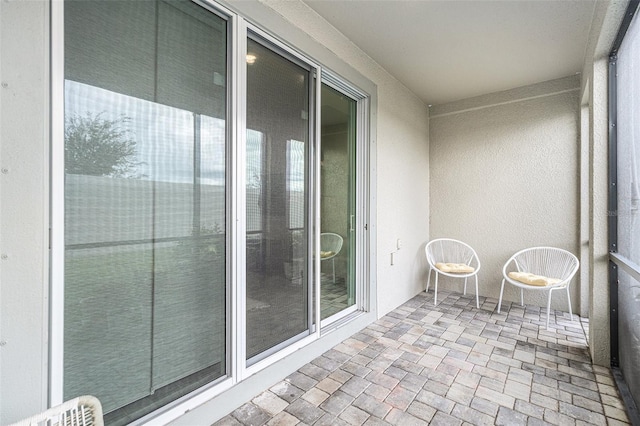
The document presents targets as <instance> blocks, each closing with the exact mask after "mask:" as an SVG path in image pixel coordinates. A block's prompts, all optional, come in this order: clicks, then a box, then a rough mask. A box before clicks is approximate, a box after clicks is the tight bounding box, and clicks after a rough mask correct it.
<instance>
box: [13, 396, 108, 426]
mask: <svg viewBox="0 0 640 426" xmlns="http://www.w3.org/2000/svg"><path fill="white" fill-rule="evenodd" d="M45 425H46V426H50V425H61V426H62V425H64V426H104V419H103V417H102V405H101V404H100V401H98V398H96V397H94V396H90V395H85V396H79V397H77V398H73V399H70V400H69V401H66V402H63V403H62V404H60V405H56V406H55V407H51V408H49V409H48V410H46V411H43V412H42V413H40V414H36V415H33V416H31V417H29V418H26V419H23V420H20V421H19V422H17V423H13V424H11V425H9V426H45Z"/></svg>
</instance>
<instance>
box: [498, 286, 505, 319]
mask: <svg viewBox="0 0 640 426" xmlns="http://www.w3.org/2000/svg"><path fill="white" fill-rule="evenodd" d="M503 292H504V278H503V279H502V287H500V298H499V299H498V313H500V308H501V307H502V293H503Z"/></svg>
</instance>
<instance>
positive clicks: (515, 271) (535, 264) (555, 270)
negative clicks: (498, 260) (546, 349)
mask: <svg viewBox="0 0 640 426" xmlns="http://www.w3.org/2000/svg"><path fill="white" fill-rule="evenodd" d="M579 266H580V262H579V261H578V258H577V257H575V256H574V255H573V254H572V253H570V252H568V251H566V250H562V249H559V248H555V247H532V248H528V249H524V250H521V251H519V252H517V253H516V254H514V255H513V256H511V258H510V259H509V260H508V261H507V263H505V265H504V267H503V268H502V275H503V278H502V287H501V288H500V300H499V301H498V313H500V308H501V307H502V293H503V292H504V283H505V282H507V283H509V284H511V285H514V286H516V287H519V288H520V304H521V305H522V306H524V290H533V291H547V292H548V293H549V294H548V296H547V328H549V313H550V311H551V294H552V293H553V292H554V290H561V289H566V291H567V302H568V304H569V315H570V317H571V321H573V312H572V310H571V295H570V294H569V285H570V284H571V279H572V278H573V276H574V275H575V274H576V272H577V271H578V267H579Z"/></svg>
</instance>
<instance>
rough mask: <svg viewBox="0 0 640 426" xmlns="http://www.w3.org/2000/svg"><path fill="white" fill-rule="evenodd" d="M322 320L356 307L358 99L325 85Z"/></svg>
mask: <svg viewBox="0 0 640 426" xmlns="http://www.w3.org/2000/svg"><path fill="white" fill-rule="evenodd" d="M321 105H322V112H321V154H320V155H321V160H320V164H321V165H320V182H321V202H320V218H321V219H320V229H321V233H320V266H321V268H320V270H321V272H320V286H321V300H320V304H321V306H320V308H321V318H322V319H323V320H325V319H327V318H329V317H331V316H333V315H336V314H340V313H344V312H345V311H346V310H347V309H348V308H350V307H353V306H354V305H355V303H356V271H357V268H356V263H357V257H356V253H357V246H358V233H357V229H358V225H357V223H358V214H357V205H358V203H357V186H356V183H357V182H356V166H357V162H356V142H357V136H358V135H357V106H358V104H357V101H356V100H355V99H353V98H352V97H350V96H348V95H347V94H345V93H344V92H342V91H339V90H338V89H336V88H334V87H331V86H330V85H328V84H326V83H323V84H322V92H321Z"/></svg>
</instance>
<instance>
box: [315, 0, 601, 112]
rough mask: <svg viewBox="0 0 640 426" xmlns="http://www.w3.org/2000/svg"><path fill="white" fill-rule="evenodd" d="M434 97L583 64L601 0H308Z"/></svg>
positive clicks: (431, 100) (508, 84)
mask: <svg viewBox="0 0 640 426" xmlns="http://www.w3.org/2000/svg"><path fill="white" fill-rule="evenodd" d="M304 1H305V3H307V4H308V5H309V6H310V7H311V8H313V9H314V10H315V11H316V12H317V13H319V14H320V15H321V16H323V17H324V18H325V19H326V20H327V21H329V22H330V23H331V24H332V25H333V26H335V27H336V28H337V29H338V30H339V31H340V32H342V33H343V34H345V35H346V36H347V37H348V38H349V39H351V40H352V41H353V42H354V43H355V44H356V45H357V46H359V47H360V48H361V49H362V50H364V51H365V52H366V53H367V54H368V55H369V56H370V57H371V58H373V59H374V60H375V61H376V62H378V63H379V64H380V65H382V67H384V68H385V69H386V70H387V71H389V72H390V73H391V74H393V75H394V76H395V77H396V78H397V79H398V80H400V81H401V82H402V83H404V84H405V85H406V86H407V87H409V89H411V90H412V91H413V92H415V93H416V94H417V95H418V96H419V97H420V98H421V99H422V100H423V101H424V102H425V103H426V104H442V103H446V102H450V101H455V100H459V99H465V98H469V97H473V96H478V95H483V94H486V93H492V92H497V91H501V90H507V89H511V88H514V87H520V86H526V85H528V84H533V83H539V82H542V81H547V80H553V79H556V78H561V77H566V76H569V75H573V74H576V73H578V72H580V70H581V69H582V63H583V60H584V55H585V50H586V46H587V41H588V36H589V29H590V26H591V20H592V17H593V12H594V6H595V0H572V1H570V0H546V1H544V0H493V1H489V0H466V1H464V0H457V1H454V0H304Z"/></svg>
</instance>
